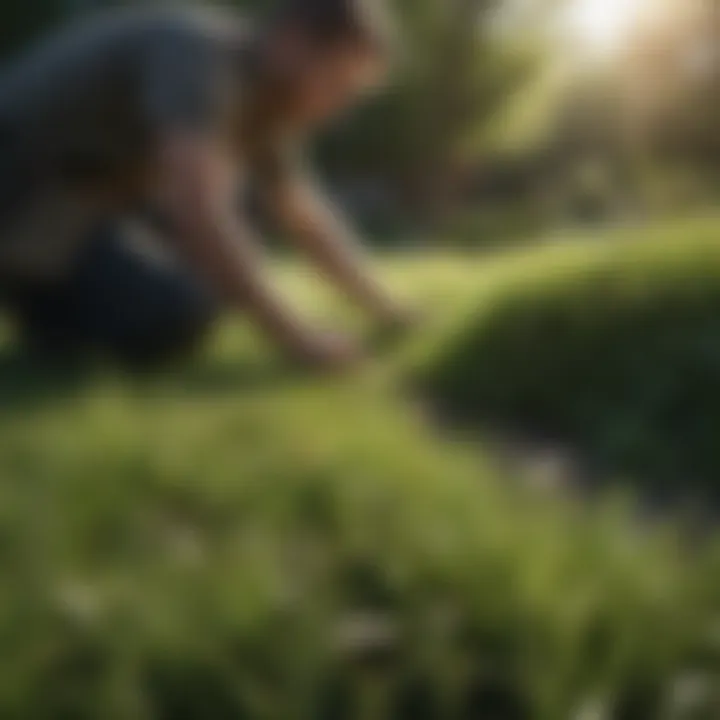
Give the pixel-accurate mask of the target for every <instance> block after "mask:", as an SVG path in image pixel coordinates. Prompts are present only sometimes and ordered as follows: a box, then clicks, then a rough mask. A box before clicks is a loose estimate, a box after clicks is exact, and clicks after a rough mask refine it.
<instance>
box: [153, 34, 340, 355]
mask: <svg viewBox="0 0 720 720" xmlns="http://www.w3.org/2000/svg"><path fill="white" fill-rule="evenodd" d="M229 63H231V61H230V60H229V59H228V55H227V53H226V52H224V51H223V49H222V47H219V46H218V45H217V44H216V43H215V42H213V41H212V39H208V38H206V37H205V36H201V37H197V36H195V35H194V34H192V33H191V34H190V36H186V35H183V34H181V35H180V36H178V37H175V38H174V40H173V42H170V41H166V42H164V43H161V44H158V45H157V46H156V47H154V48H152V50H151V51H150V52H149V54H148V56H147V57H146V58H145V66H144V68H145V69H144V76H143V86H142V95H141V99H142V104H143V108H142V109H143V111H144V113H145V117H146V119H147V122H148V125H149V128H150V129H151V132H152V133H153V135H154V138H155V144H154V146H155V157H154V158H153V160H154V168H155V174H154V177H153V183H152V185H153V192H152V195H154V197H153V198H151V200H154V201H155V202H157V203H158V204H159V205H160V209H161V211H162V212H163V214H164V215H165V217H166V219H167V222H168V223H169V225H170V226H171V228H172V229H173V231H174V233H175V235H176V241H177V246H178V249H179V251H180V252H181V253H183V254H184V255H185V256H186V257H187V259H188V260H189V261H190V262H191V263H192V264H193V266H194V267H195V268H196V269H197V271H198V272H199V273H200V274H202V275H204V276H205V278H207V280H208V282H209V283H210V285H211V286H212V287H213V288H214V290H215V291H216V292H217V293H218V295H220V296H221V297H222V298H223V299H224V300H225V301H226V302H227V304H228V305H229V306H230V307H242V309H243V310H244V311H247V312H249V313H250V314H251V315H252V317H253V318H254V319H255V320H256V321H257V323H258V324H259V325H260V327H261V328H262V329H263V330H264V331H265V332H266V333H267V334H268V335H269V336H270V337H271V338H272V339H273V340H274V341H275V342H276V343H278V344H279V345H280V346H281V347H282V348H284V349H285V350H286V351H288V352H289V353H291V354H292V355H293V356H295V357H296V358H299V359H301V360H303V361H305V362H310V363H313V364H316V365H321V366H331V367H332V366H338V365H339V366H343V365H345V364H347V363H348V362H349V361H351V360H353V359H354V349H353V348H351V346H350V345H349V344H348V343H346V342H344V341H342V340H341V339H339V338H330V337H328V336H325V335H322V334H319V333H317V332H314V331H312V330H311V329H310V328H308V327H307V326H305V325H304V323H302V322H301V321H300V319H299V318H298V317H297V316H296V315H295V314H294V313H293V312H291V310H290V309H289V308H288V307H287V306H286V304H285V303H283V302H282V301H281V299H280V298H279V296H278V295H277V294H276V293H275V292H273V290H272V288H271V286H270V283H269V281H268V278H267V276H266V273H265V269H264V267H263V263H262V258H261V255H260V252H259V246H258V245H257V243H256V242H255V241H254V239H253V237H252V233H251V231H250V229H249V228H248V227H246V226H245V224H244V223H242V221H241V219H240V218H239V217H238V213H237V205H236V199H237V198H236V192H235V191H236V182H235V180H236V171H237V168H236V167H235V162H236V158H235V153H234V152H233V150H232V148H231V147H230V143H229V142H227V139H228V138H231V137H232V134H233V125H234V123H235V118H236V116H237V104H238V102H239V100H240V98H239V97H238V90H239V88H238V86H237V83H238V81H239V80H238V77H237V74H236V73H234V72H233V66H232V64H229Z"/></svg>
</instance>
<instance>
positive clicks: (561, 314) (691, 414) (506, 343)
mask: <svg viewBox="0 0 720 720" xmlns="http://www.w3.org/2000/svg"><path fill="white" fill-rule="evenodd" d="M490 285H491V286H490V287H488V288H485V289H484V290H483V296H482V298H481V300H480V301H479V303H478V308H476V310H475V311H474V312H471V313H468V314H466V316H465V320H464V322H463V323H462V324H461V325H460V326H459V327H457V328H455V330H454V334H452V335H451V336H450V337H449V338H448V340H447V343H446V344H445V345H444V346H442V348H441V349H440V350H438V351H437V353H436V354H435V355H434V356H433V358H432V360H431V362H429V363H428V364H427V366H426V367H425V368H424V370H423V371H422V375H423V380H424V382H425V383H426V385H427V386H428V387H429V388H430V389H431V391H432V393H433V394H434V396H435V397H436V398H438V399H439V402H440V403H441V405H442V406H443V407H444V409H445V410H446V411H448V412H450V413H452V414H453V415H454V416H455V417H456V418H458V419H461V420H464V421H469V422H473V423H482V424H485V423H487V424H493V425H495V426H500V427H504V428H506V429H510V430H512V431H515V432H516V431H520V432H521V433H526V434H529V435H531V436H532V437H535V438H539V439H552V440H553V441H558V440H559V441H563V442H566V443H568V444H569V445H570V446H572V447H573V448H574V449H575V450H579V451H581V453H582V454H583V455H584V456H585V458H586V459H587V460H589V461H590V462H591V463H592V464H593V466H594V467H595V468H599V469H602V470H603V471H604V472H605V473H608V474H616V475H618V476H626V477H628V478H635V479H638V480H642V481H645V482H647V483H649V486H651V487H652V492H653V493H654V494H659V495H660V496H665V497H667V496H673V497H678V496H680V495H682V496H686V497H688V496H692V495H699V496H701V497H703V498H708V497H711V498H712V499H714V500H715V501H719V500H720V222H715V221H696V222H693V223H682V224H675V225H671V226H666V227H663V228H655V229H650V230H647V231H643V232H642V233H639V232H629V231H622V232H621V231H618V232H615V233H612V234H611V235H610V236H608V237H607V238H602V239H598V238H593V239H592V242H590V239H588V242H587V244H586V245H584V246H582V247H578V246H577V245H573V246H566V247H553V248H551V249H545V250H541V251H538V252H536V253H535V254H534V255H531V256H523V257H522V258H520V259H518V260H516V261H511V262H510V263H509V264H507V265H506V266H503V267H502V268H500V269H499V270H498V272H496V273H495V275H494V279H493V280H491V283H490Z"/></svg>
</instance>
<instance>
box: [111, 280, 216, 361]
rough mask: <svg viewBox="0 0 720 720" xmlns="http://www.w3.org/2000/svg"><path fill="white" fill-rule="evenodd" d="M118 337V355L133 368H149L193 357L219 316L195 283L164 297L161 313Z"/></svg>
mask: <svg viewBox="0 0 720 720" xmlns="http://www.w3.org/2000/svg"><path fill="white" fill-rule="evenodd" d="M149 314H150V317H149V318H148V320H149V322H148V323H146V324H144V326H142V327H138V328H135V331H134V332H132V333H130V334H128V335H127V336H126V337H124V338H121V339H120V340H119V342H118V344H117V346H116V348H115V352H116V354H117V355H118V356H119V358H120V359H121V360H122V361H124V362H126V363H127V364H129V365H131V366H134V367H141V368H152V367H157V366H161V365H164V364H168V363H172V362H176V361H181V360H184V359H188V358H189V357H192V355H194V354H195V353H197V352H198V351H199V350H200V349H201V348H202V346H203V344H204V343H205V342H207V341H208V339H209V337H210V335H211V333H212V330H213V329H214V327H215V324H216V321H217V319H218V317H219V308H218V304H217V302H216V301H215V300H214V298H213V297H212V296H211V294H210V293H208V292H207V291H205V290H204V288H201V287H200V286H199V285H196V284H195V283H192V284H189V283H187V284H184V285H183V287H181V288H180V289H179V290H178V291H177V292H176V293H173V294H171V295H170V296H169V297H165V298H164V308H162V311H161V312H155V313H153V312H152V311H151V312H150V313H149Z"/></svg>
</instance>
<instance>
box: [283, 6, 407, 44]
mask: <svg viewBox="0 0 720 720" xmlns="http://www.w3.org/2000/svg"><path fill="white" fill-rule="evenodd" d="M280 18H281V20H282V21H283V22H292V23H294V24H295V25H297V26H299V27H301V28H302V30H303V31H304V32H306V33H308V34H309V35H310V36H311V37H312V38H313V39H314V40H315V41H317V42H318V43H320V44H328V45H331V44H336V43H345V42H347V43H355V44H357V45H360V46H366V47H368V48H371V49H373V50H376V51H378V52H383V53H386V52H388V51H389V50H390V48H391V47H392V46H393V44H394V43H393V40H392V36H393V32H392V30H391V22H390V17H389V13H388V11H387V8H386V7H385V4H384V0H285V2H284V3H283V5H282V10H281V13H280Z"/></svg>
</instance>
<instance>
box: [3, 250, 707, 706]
mask: <svg viewBox="0 0 720 720" xmlns="http://www.w3.org/2000/svg"><path fill="white" fill-rule="evenodd" d="M558 252H559V251H558ZM575 252H576V251H575ZM516 262H528V261H527V260H523V259H516V258H506V259H502V260H492V261H489V260H483V259H482V258H481V257H476V258H473V257H471V256H458V257H450V256H437V257H432V256H424V257H420V258H415V257H412V258H404V259H394V260H386V261H384V263H383V268H384V272H385V273H386V274H387V276H388V278H389V279H390V280H391V281H392V282H393V284H394V285H395V286H396V287H398V288H399V289H400V290H401V291H402V292H404V293H406V294H407V295H408V296H410V297H416V298H417V299H418V300H419V301H421V302H422V303H423V304H425V305H426V306H427V307H428V308H429V309H430V311H431V317H430V318H429V320H428V325H427V327H426V329H425V330H424V331H423V333H422V334H421V336H420V337H418V338H417V339H416V340H414V341H411V342H409V343H408V345H407V346H406V347H404V348H399V349H397V350H396V351H394V352H393V353H391V354H390V355H388V356H386V357H383V358H380V359H377V360H376V361H375V362H373V363H371V364H370V366H369V367H367V368H366V369H365V370H363V371H362V372H361V373H359V374H358V375H356V376H354V377H351V378H345V379H333V380H320V379H308V378H302V377H299V376H297V375H296V374H293V373H291V372H289V370H288V369H287V368H286V367H285V366H284V365H283V364H282V363H281V362H280V361H279V360H278V359H277V358H276V357H275V356H274V355H273V354H272V353H271V352H270V351H269V350H268V348H267V347H266V346H265V345H264V344H263V343H262V342H261V341H260V340H259V339H258V338H257V337H256V336H255V335H254V334H253V333H252V332H251V331H250V329H249V328H247V327H245V326H244V325H242V324H237V325H230V326H228V327H226V328H224V329H223V331H222V332H221V333H220V335H219V337H218V338H217V341H216V343H215V344H214V345H213V347H212V349H211V350H209V351H208V353H207V355H206V356H205V357H203V358H201V359H199V360H198V361H197V362H196V363H195V364H194V365H192V366H191V367H187V368H181V369H177V370H176V371H174V372H172V373H169V374H166V375H164V376H162V377H158V378H155V379H149V378H145V379H142V380H140V379H128V378H123V377H121V376H119V375H117V374H116V373H114V372H112V371H110V370H105V371H98V372H97V373H95V374H94V375H93V377H91V378H88V377H85V378H84V379H78V378H71V377H67V376H65V377H47V375H46V374H41V373H39V371H37V370H34V369H32V368H28V367H26V366H24V365H23V364H21V363H19V362H18V361H17V360H16V359H14V358H13V355H12V351H11V348H10V346H9V345H8V346H6V347H5V356H4V358H3V359H0V362H1V363H2V371H1V372H0V425H1V427H0V554H1V557H2V564H0V573H2V576H1V580H2V582H0V717H2V718H9V719H14V718H17V719H18V720H20V719H25V718H33V719H35V718H43V719H44V718H47V719H48V720H51V719H52V720H55V719H57V718H61V719H65V718H67V719H69V720H70V719H72V720H74V719H76V718H77V719H78V720H85V719H88V720H89V719H95V718H103V719H105V718H116V719H117V720H138V719H139V720H142V719H145V718H147V719H148V720H155V719H156V718H157V719H165V718H167V719H168V720H186V719H187V720H200V718H203V719H205V718H208V719H210V720H216V719H220V720H223V719H225V718H227V719H228V720H229V719H230V718H273V719H275V718H277V719H278V720H292V719H294V718H307V719H309V720H316V719H318V718H328V719H333V720H334V719H337V720H341V719H345V718H348V719H349V718H358V719H365V718H367V719H368V720H380V719H381V718H408V719H409V720H410V719H412V720H416V719H417V720H420V719H422V718H438V719H441V720H445V719H446V718H448V719H450V718H454V717H458V718H467V719H468V720H471V719H472V720H475V719H477V720H480V719H481V718H483V719H484V718H488V719H489V720H511V719H514V718H529V719H531V720H535V719H538V720H545V719H547V720H560V719H564V718H568V719H571V718H572V719H574V718H580V717H583V718H584V717H596V716H590V715H581V714H580V713H581V712H587V713H589V712H590V711H591V710H592V709H593V708H596V709H604V710H605V711H606V712H607V713H608V715H607V716H602V717H608V718H617V720H623V719H624V718H628V719H629V718H632V720H641V719H642V718H648V720H660V718H666V717H667V718H669V719H671V720H672V718H685V717H686V718H690V717H703V718H705V717H706V718H714V717H718V715H717V714H713V713H714V712H715V710H717V705H716V706H713V707H714V708H715V710H714V709H712V708H711V706H710V703H711V702H712V700H711V699H710V693H711V691H712V689H713V686H714V684H717V683H716V682H714V681H717V679H718V674H717V673H718V671H719V670H720V664H719V663H720V647H718V638H717V619H718V614H717V613H718V610H720V581H718V579H717V578H718V577H720V576H719V575H718V574H717V570H718V569H720V563H718V559H717V554H716V553H715V552H714V551H713V549H712V548H706V547H705V545H703V547H701V548H699V547H697V546H696V547H693V548H690V547H689V545H688V544H687V543H686V542H685V541H684V539H683V534H682V532H681V531H679V530H676V529H674V527H673V526H672V523H670V522H666V523H663V524H662V525H660V524H658V525H657V526H652V527H650V526H649V525H647V524H641V523H639V522H638V520H637V518H636V517H635V516H634V515H633V512H632V510H631V508H630V507H629V506H628V505H629V504H628V503H626V502H624V501H620V500H617V499H615V500H611V499H608V501H607V502H598V503H597V504H595V505H594V506H592V507H589V506H581V505H580V504H578V503H576V502H573V501H571V500H569V499H566V498H561V497H557V496H549V495H547V494H544V493H539V492H537V491H533V490H531V489H528V488H523V487H521V486H520V485H519V484H518V483H516V482H514V481H513V479H512V478H506V477H503V476H502V474H501V473H500V472H499V471H498V469H497V468H496V467H495V466H494V464H493V462H492V461H491V460H490V459H489V458H488V457H486V455H485V453H484V452H483V449H482V445H481V442H480V440H479V439H478V441H477V442H472V443H465V442H460V441H455V442H453V441H451V440H450V439H449V438H444V439H441V438H440V437H439V435H438V434H437V432H436V430H435V429H433V425H432V423H429V422H427V418H425V417H424V414H425V413H424V409H423V408H422V407H421V406H420V405H419V404H418V403H416V402H414V401H413V400H412V399H411V398H410V397H408V387H409V385H408V383H407V382H406V380H407V378H408V377H411V376H413V375H414V371H413V372H408V369H409V368H416V367H418V364H420V365H422V364H423V363H427V362H431V360H430V358H434V357H435V356H436V355H437V352H438V348H440V347H441V346H442V344H443V343H445V342H446V341H447V340H448V338H450V337H452V336H453V333H455V332H456V331H457V327H458V324H459V320H460V319H461V318H465V317H467V309H468V308H469V307H474V306H476V305H477V303H481V302H484V301H483V300H482V298H484V297H486V294H487V292H488V289H489V288H491V287H496V286H497V284H498V283H501V282H503V278H504V277H505V274H506V272H508V269H509V268H510V267H512V266H513V265H514V263H516ZM277 272H278V276H279V277H280V278H282V280H283V287H285V288H286V289H287V292H288V293H290V294H291V295H292V297H293V299H294V301H295V302H296V303H297V304H299V305H302V306H303V307H305V308H306V309H307V312H308V313H310V314H312V315H314V316H316V317H317V318H318V319H319V320H320V321H329V322H342V323H346V322H347V323H349V324H350V325H352V326H353V327H355V328H357V329H358V331H359V332H361V331H362V325H361V323H360V322H359V321H357V320H356V319H355V318H354V317H353V316H352V315H351V314H349V313H348V311H346V310H345V309H344V308H342V307H341V308H338V303H337V300H336V299H335V298H334V296H332V295H329V294H326V292H325V290H324V289H322V288H321V287H320V286H319V284H318V283H316V282H315V281H314V280H313V279H312V278H309V277H307V276H305V275H303V274H301V273H300V272H299V271H297V270H296V269H293V268H284V269H283V268H280V269H278V271H277ZM328 308H329V310H328ZM432 362H434V361H432ZM709 544H710V545H712V543H709ZM686 686H692V688H694V689H696V692H695V694H694V695H693V697H696V699H697V700H698V702H701V703H704V706H703V707H704V710H703V712H706V714H705V715H693V716H690V715H681V714H678V713H679V712H680V710H681V709H682V708H681V707H680V706H681V705H682V703H683V702H684V701H688V702H689V700H688V697H689V693H687V692H685V693H684V694H683V693H681V692H678V690H679V689H682V688H684V687H686ZM691 699H692V698H691ZM715 702H718V699H717V698H716V699H715ZM662 713H665V714H662ZM672 713H675V714H672ZM597 717H600V716H599V715H598V716H597Z"/></svg>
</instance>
